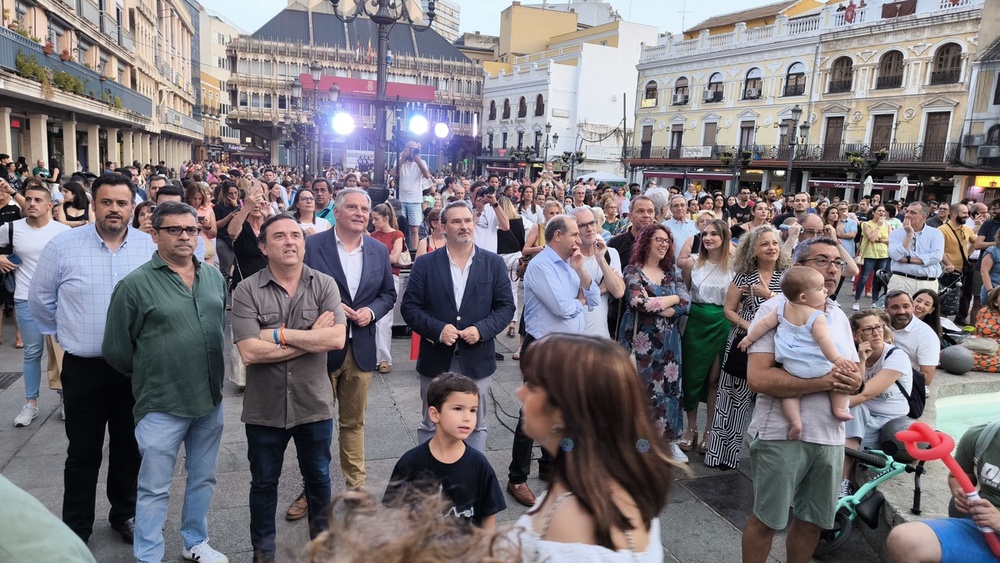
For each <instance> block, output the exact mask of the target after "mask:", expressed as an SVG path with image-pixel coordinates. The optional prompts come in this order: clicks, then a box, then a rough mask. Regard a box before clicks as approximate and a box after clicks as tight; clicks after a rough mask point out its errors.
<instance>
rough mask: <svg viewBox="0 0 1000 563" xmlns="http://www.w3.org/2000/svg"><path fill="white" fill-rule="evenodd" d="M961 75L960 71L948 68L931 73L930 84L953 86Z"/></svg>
mask: <svg viewBox="0 0 1000 563" xmlns="http://www.w3.org/2000/svg"><path fill="white" fill-rule="evenodd" d="M961 75H962V71H961V69H957V68H949V69H944V70H934V71H931V84H954V83H956V82H958V80H959V78H960V77H961Z"/></svg>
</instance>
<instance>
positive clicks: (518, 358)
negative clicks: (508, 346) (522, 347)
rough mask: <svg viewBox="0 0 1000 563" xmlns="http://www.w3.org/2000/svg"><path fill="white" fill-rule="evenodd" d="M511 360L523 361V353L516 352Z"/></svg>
mask: <svg viewBox="0 0 1000 563" xmlns="http://www.w3.org/2000/svg"><path fill="white" fill-rule="evenodd" d="M510 359H512V360H515V361H516V360H520V359H521V353H520V352H514V353H513V354H511V356H510Z"/></svg>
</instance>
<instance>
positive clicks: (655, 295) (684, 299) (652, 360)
mask: <svg viewBox="0 0 1000 563" xmlns="http://www.w3.org/2000/svg"><path fill="white" fill-rule="evenodd" d="M625 284H626V285H627V286H628V291H627V293H626V294H625V297H626V298H627V299H628V307H627V309H626V311H625V314H624V315H623V316H622V324H621V328H620V329H619V334H618V340H619V342H621V343H622V345H623V346H624V347H625V349H626V350H628V351H630V352H632V353H633V354H634V355H635V360H636V368H637V369H638V371H639V378H640V379H641V380H642V384H643V388H644V389H645V390H646V393H647V394H648V395H649V402H650V406H651V407H652V413H653V422H654V424H655V426H656V429H657V431H658V432H659V433H660V436H661V437H662V438H663V440H664V441H665V442H667V452H668V454H669V455H670V457H671V458H672V459H674V460H675V461H680V462H686V461H687V456H686V455H684V452H682V451H681V450H680V448H679V447H678V446H677V443H676V440H677V438H679V437H680V434H681V431H682V430H683V428H684V417H683V411H682V409H681V333H680V329H679V326H678V319H679V318H680V317H681V316H683V315H686V314H687V312H688V301H689V299H688V293H687V288H685V287H684V282H683V281H681V280H680V278H678V277H676V276H675V274H674V237H673V235H671V234H670V230H669V229H667V228H666V227H664V226H663V225H660V224H654V225H650V226H648V227H646V228H645V229H643V230H642V231H640V232H639V237H638V238H637V239H636V241H635V245H634V246H633V247H632V260H631V262H630V263H629V265H628V267H626V268H625Z"/></svg>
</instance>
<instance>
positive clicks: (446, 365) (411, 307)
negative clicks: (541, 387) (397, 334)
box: [400, 201, 514, 453]
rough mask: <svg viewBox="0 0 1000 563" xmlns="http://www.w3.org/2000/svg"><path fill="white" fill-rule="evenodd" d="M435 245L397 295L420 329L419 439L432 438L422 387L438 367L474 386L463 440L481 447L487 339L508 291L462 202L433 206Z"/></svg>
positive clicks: (506, 318)
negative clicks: (437, 228) (437, 220)
mask: <svg viewBox="0 0 1000 563" xmlns="http://www.w3.org/2000/svg"><path fill="white" fill-rule="evenodd" d="M441 222H442V223H443V224H444V236H445V240H446V241H447V242H446V244H445V247H444V248H440V249H438V250H435V251H434V252H431V253H430V254H426V255H424V256H421V257H420V258H418V259H417V261H416V262H414V263H413V269H412V270H410V279H409V281H408V282H407V284H406V292H405V293H404V294H403V303H402V305H401V306H400V312H401V313H402V314H403V319H405V320H406V324H408V325H410V327H411V328H412V329H413V330H414V331H416V333H417V334H419V335H420V355H419V356H418V357H417V373H419V374H420V399H421V400H422V401H423V408H422V410H421V412H422V413H423V420H422V421H421V422H420V426H419V427H418V428H417V439H418V440H419V441H420V443H421V444H422V443H424V442H426V441H427V440H430V439H431V437H432V436H434V423H433V422H431V420H430V417H429V415H428V411H427V388H428V387H429V386H430V383H431V380H433V379H434V378H435V377H436V376H438V375H441V374H442V373H444V372H446V371H453V372H457V373H460V374H462V375H466V376H468V377H470V378H472V379H473V380H475V382H476V385H477V386H478V387H479V411H478V412H477V413H476V428H475V430H474V431H473V432H472V434H470V435H469V437H468V438H467V439H466V443H467V444H468V445H469V446H470V447H472V448H475V449H477V450H479V451H481V452H484V453H485V452H486V418H487V417H486V414H487V410H486V400H487V397H488V396H489V393H490V383H492V381H493V372H495V371H496V367H497V363H496V358H495V356H494V345H493V339H494V338H495V337H496V336H497V334H499V333H500V332H501V331H503V330H504V329H505V328H506V327H507V323H509V322H510V319H511V318H513V317H514V296H513V294H512V293H511V291H510V278H509V277H507V276H508V273H507V267H506V265H505V264H504V261H503V258H500V256H498V255H497V254H495V253H493V252H489V251H487V250H483V249H482V248H479V247H477V246H476V244H475V233H476V221H475V218H474V217H473V215H472V209H471V208H470V207H469V204H468V203H466V202H464V201H455V202H452V203H449V204H448V205H447V206H446V207H445V208H444V209H443V210H442V211H441Z"/></svg>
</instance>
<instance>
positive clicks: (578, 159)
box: [562, 151, 587, 186]
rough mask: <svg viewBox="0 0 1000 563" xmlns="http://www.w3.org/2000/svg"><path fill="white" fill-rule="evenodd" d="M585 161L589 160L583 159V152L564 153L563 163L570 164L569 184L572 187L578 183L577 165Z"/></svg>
mask: <svg viewBox="0 0 1000 563" xmlns="http://www.w3.org/2000/svg"><path fill="white" fill-rule="evenodd" d="M585 160H587V159H586V158H584V157H583V151H564V152H563V153H562V161H563V162H565V163H566V164H569V183H570V185H571V186H572V185H573V182H575V181H576V165H577V164H581V163H583V161H585Z"/></svg>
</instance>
